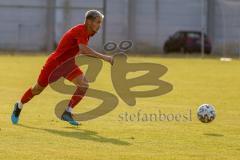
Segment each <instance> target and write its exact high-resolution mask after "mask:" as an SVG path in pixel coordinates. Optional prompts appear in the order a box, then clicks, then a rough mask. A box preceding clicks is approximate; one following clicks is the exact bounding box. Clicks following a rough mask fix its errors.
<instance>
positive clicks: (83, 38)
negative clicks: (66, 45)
mask: <svg viewBox="0 0 240 160" xmlns="http://www.w3.org/2000/svg"><path fill="white" fill-rule="evenodd" d="M71 32H72V35H73V37H74V39H76V40H77V43H78V44H84V45H88V36H87V35H86V34H85V33H84V30H83V29H82V28H74V29H72V31H71Z"/></svg>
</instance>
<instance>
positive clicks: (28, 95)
mask: <svg viewBox="0 0 240 160" xmlns="http://www.w3.org/2000/svg"><path fill="white" fill-rule="evenodd" d="M56 67H57V63H56V62H55V61H53V60H48V61H47V62H46V63H45V65H44V66H43V68H42V70H41V72H40V74H39V76H38V80H37V83H36V84H35V85H34V86H33V87H30V88H29V89H28V90H27V91H26V92H25V93H24V94H23V96H22V98H21V100H19V101H18V102H17V103H16V104H15V105H14V111H13V113H12V116H11V120H12V123H13V124H17V123H18V120H19V115H20V113H21V110H22V108H23V105H24V104H25V103H27V102H29V101H30V100H31V99H32V98H33V97H34V96H36V95H38V94H40V93H41V92H42V91H43V90H44V88H45V87H46V86H47V85H48V84H49V76H50V75H51V73H52V72H53V71H54V69H55V68H56Z"/></svg>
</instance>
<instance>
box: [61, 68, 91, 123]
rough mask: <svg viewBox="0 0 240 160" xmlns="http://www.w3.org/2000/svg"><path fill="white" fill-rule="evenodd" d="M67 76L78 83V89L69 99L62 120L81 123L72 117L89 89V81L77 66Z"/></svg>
mask: <svg viewBox="0 0 240 160" xmlns="http://www.w3.org/2000/svg"><path fill="white" fill-rule="evenodd" d="M66 78H67V79H68V80H70V81H71V82H73V83H74V84H75V85H76V87H77V89H76V91H75V92H74V94H73V96H72V98H71V100H70V101H69V103H68V106H67V108H66V111H65V112H64V113H63V115H62V120H65V121H68V122H69V123H70V124H72V125H79V123H78V122H77V121H75V120H74V119H73V117H72V109H73V108H74V107H75V106H76V105H77V104H78V103H79V102H80V101H81V100H82V98H83V97H84V95H85V93H86V91H87V89H88V81H87V79H86V78H85V76H84V74H83V73H82V71H81V70H80V69H79V68H76V69H75V70H74V71H73V72H71V73H70V74H69V75H68V76H67V77H66Z"/></svg>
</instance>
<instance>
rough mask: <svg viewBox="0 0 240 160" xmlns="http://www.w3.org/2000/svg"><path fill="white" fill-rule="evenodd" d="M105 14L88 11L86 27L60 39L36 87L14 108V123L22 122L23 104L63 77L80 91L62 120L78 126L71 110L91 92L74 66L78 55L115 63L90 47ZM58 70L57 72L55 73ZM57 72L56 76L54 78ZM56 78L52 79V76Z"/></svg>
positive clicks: (80, 27) (111, 58)
mask: <svg viewBox="0 0 240 160" xmlns="http://www.w3.org/2000/svg"><path fill="white" fill-rule="evenodd" d="M103 18H104V15H103V14H102V13H100V12H99V11H97V10H89V11H87V12H86V14H85V22H84V24H79V25H76V26H74V27H72V28H71V29H70V30H68V31H67V32H66V33H65V34H64V35H63V37H62V38H61V40H60V42H59V44H58V46H57V48H56V50H55V51H54V52H53V53H52V54H51V55H50V56H49V57H48V59H47V61H46V63H45V65H44V66H43V68H42V70H41V72H40V75H39V77H38V80H37V82H36V84H35V85H34V86H33V87H30V88H29V89H28V90H27V91H26V92H25V93H24V94H23V96H22V97H21V99H20V100H19V101H17V102H16V104H15V105H14V110H13V113H12V116H11V120H12V123H13V124H17V123H18V121H19V115H20V113H21V110H22V109H23V105H24V104H25V103H27V102H29V101H30V100H31V99H32V98H33V97H34V96H36V95H38V94H40V93H41V92H42V91H43V90H44V88H45V87H47V85H48V84H50V83H52V82H54V81H56V80H57V79H59V78H60V77H64V78H66V79H68V80H69V81H71V82H72V83H74V84H75V85H76V86H77V89H76V91H75V93H74V95H73V96H72V98H71V100H70V101H69V103H68V106H66V110H65V111H64V113H63V114H62V117H61V119H62V120H64V121H67V122H69V123H70V124H71V125H79V122H77V121H76V120H74V119H73V117H72V110H73V108H74V107H75V106H76V105H77V104H78V103H79V102H80V101H81V99H82V98H83V96H84V95H85V93H86V91H87V89H88V81H87V80H86V78H85V77H84V74H83V72H82V70H81V69H80V68H79V67H78V66H77V65H76V64H75V56H76V55H78V54H83V55H87V56H90V57H95V58H100V59H103V60H105V61H107V62H109V63H110V64H113V57H112V56H108V55H104V54H101V53H98V52H96V51H94V50H93V49H91V48H89V47H88V46H87V45H88V41H89V38H90V37H92V36H94V34H95V33H97V32H98V30H99V28H100V27H101V25H102V22H103ZM56 70H57V71H56ZM53 72H56V73H54V76H52V75H53ZM51 76H52V77H53V78H52V77H51Z"/></svg>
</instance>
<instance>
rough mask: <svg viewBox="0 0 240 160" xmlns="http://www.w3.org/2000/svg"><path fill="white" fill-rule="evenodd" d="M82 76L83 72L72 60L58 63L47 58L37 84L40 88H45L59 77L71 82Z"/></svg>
mask: <svg viewBox="0 0 240 160" xmlns="http://www.w3.org/2000/svg"><path fill="white" fill-rule="evenodd" d="M82 74H83V72H82V70H81V69H80V68H79V67H78V66H77V65H76V64H75V59H74V58H73V59H70V60H68V61H65V62H62V63H60V62H59V61H57V60H56V59H54V58H52V57H49V58H48V59H47V61H46V63H45V65H44V66H43V68H42V70H41V72H40V75H39V76H38V84H39V85H40V86H42V87H46V86H47V85H48V84H50V83H52V82H55V81H57V80H58V79H59V78H61V77H64V78H66V79H68V80H69V81H72V80H73V79H74V78H76V77H77V76H79V75H82Z"/></svg>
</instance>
